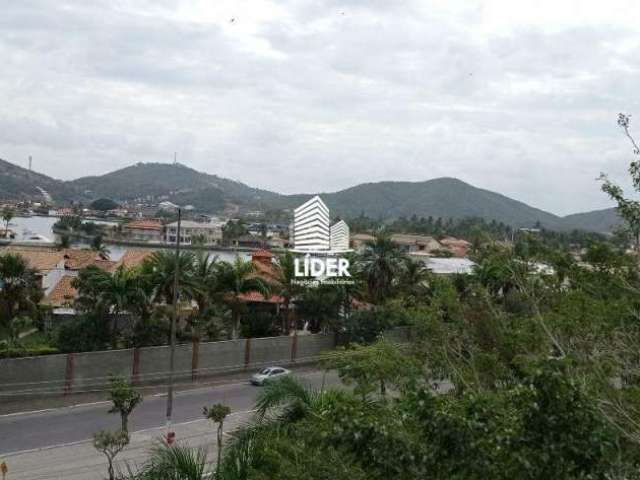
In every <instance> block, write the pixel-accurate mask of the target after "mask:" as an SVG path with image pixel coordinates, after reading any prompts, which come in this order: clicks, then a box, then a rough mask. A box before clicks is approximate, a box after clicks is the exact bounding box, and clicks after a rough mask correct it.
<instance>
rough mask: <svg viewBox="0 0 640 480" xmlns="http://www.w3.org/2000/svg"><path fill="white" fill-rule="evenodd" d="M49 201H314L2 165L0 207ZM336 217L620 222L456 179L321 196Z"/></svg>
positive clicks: (153, 174) (218, 184)
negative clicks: (552, 209) (556, 210)
mask: <svg viewBox="0 0 640 480" xmlns="http://www.w3.org/2000/svg"><path fill="white" fill-rule="evenodd" d="M41 189H43V190H45V191H46V192H48V193H49V194H50V195H51V197H52V198H53V200H54V201H56V202H58V203H62V204H64V203H68V202H70V201H71V200H82V201H84V202H91V201H94V200H97V199H100V198H108V199H113V200H115V201H123V200H134V199H145V198H149V199H152V200H153V201H159V200H161V199H168V200H171V201H173V202H174V203H177V204H179V205H188V204H191V205H193V206H195V207H196V208H197V209H198V210H201V211H206V212H210V213H220V212H222V211H223V210H224V209H225V208H226V207H229V206H233V207H234V209H235V208H236V207H237V208H239V209H241V210H245V211H247V210H274V209H275V210H278V209H280V210H282V209H293V208H295V207H297V206H298V205H300V204H301V203H303V202H304V201H306V200H307V199H308V198H309V197H310V196H311V195H313V194H312V193H309V194H299V195H281V194H278V193H274V192H270V191H267V190H261V189H258V188H253V187H250V186H248V185H245V184H244V183H241V182H237V181H234V180H229V179H227V178H222V177H219V176H217V175H211V174H207V173H202V172H198V171H197V170H194V169H192V168H189V167H187V166H184V165H181V164H167V163H138V164H136V165H132V166H130V167H126V168H122V169H120V170H116V171H113V172H110V173H107V174H104V175H99V176H92V177H82V178H78V179H76V180H72V181H66V182H65V181H60V180H56V179H53V178H51V177H48V176H46V175H42V174H39V173H35V172H31V171H29V170H27V169H24V168H21V167H19V166H17V165H13V164H11V163H9V162H6V161H3V160H0V199H14V200H15V199H39V198H42V197H43V194H42V190H41ZM320 195H321V196H322V198H323V199H324V201H325V202H326V203H327V205H328V206H329V208H330V209H331V210H332V214H333V215H334V216H338V215H339V216H341V217H354V216H358V215H360V214H361V213H362V214H365V215H367V216H369V217H372V218H376V219H389V218H397V217H402V216H404V217H411V216H412V215H417V216H418V217H429V216H432V217H443V218H465V217H482V218H485V219H487V220H496V221H499V222H504V223H506V224H509V225H513V226H518V227H531V226H534V225H536V224H538V223H539V224H541V225H543V226H544V227H546V228H549V229H553V230H571V229H582V230H590V231H596V232H607V231H611V229H612V228H614V227H615V226H616V225H617V224H618V223H619V219H618V216H617V214H616V212H615V209H605V210H597V211H593V212H585V213H578V214H574V215H568V216H566V217H559V216H557V215H554V214H552V213H549V212H545V211H544V210H540V209H538V208H534V207H531V206H529V205H527V204H525V203H523V202H519V201H517V200H513V199H511V198H509V197H506V196H504V195H501V194H499V193H495V192H491V191H489V190H484V189H481V188H477V187H474V186H473V185H469V184H468V183H465V182H463V181H461V180H458V179H455V178H436V179H433V180H427V181H424V182H377V183H363V184H360V185H356V186H354V187H351V188H347V189H345V190H341V191H338V192H333V193H320Z"/></svg>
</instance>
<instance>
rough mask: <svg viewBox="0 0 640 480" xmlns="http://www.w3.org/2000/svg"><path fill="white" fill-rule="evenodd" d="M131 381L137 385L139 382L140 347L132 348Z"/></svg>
mask: <svg viewBox="0 0 640 480" xmlns="http://www.w3.org/2000/svg"><path fill="white" fill-rule="evenodd" d="M131 383H132V384H133V385H137V384H139V383H140V347H134V349H133V365H132V368H131Z"/></svg>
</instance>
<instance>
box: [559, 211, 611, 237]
mask: <svg viewBox="0 0 640 480" xmlns="http://www.w3.org/2000/svg"><path fill="white" fill-rule="evenodd" d="M562 221H563V223H565V224H566V225H567V226H570V227H571V228H576V229H578V230H588V231H590V232H601V233H606V232H611V231H613V230H614V229H615V228H616V227H617V226H618V225H620V224H621V223H622V219H621V218H620V216H619V215H618V212H617V211H616V209H615V208H605V209H603V210H594V211H592V212H584V213H574V214H573V215H567V216H566V217H563V218H562Z"/></svg>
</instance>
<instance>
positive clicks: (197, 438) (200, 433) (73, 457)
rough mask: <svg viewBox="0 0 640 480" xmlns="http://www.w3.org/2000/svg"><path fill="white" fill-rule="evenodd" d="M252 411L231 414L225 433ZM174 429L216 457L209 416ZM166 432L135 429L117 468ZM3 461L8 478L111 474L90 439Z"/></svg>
mask: <svg viewBox="0 0 640 480" xmlns="http://www.w3.org/2000/svg"><path fill="white" fill-rule="evenodd" d="M251 415H252V414H251V412H236V413H232V414H230V415H229V416H228V417H227V419H226V420H225V424H224V426H225V428H224V430H225V433H227V432H229V431H232V430H234V429H236V428H238V427H240V426H242V425H243V424H244V423H246V422H247V421H249V420H250V419H251ZM173 430H174V431H175V432H176V438H177V440H178V442H179V443H181V444H185V445H188V446H191V447H205V448H206V449H207V453H208V456H209V459H211V460H213V458H215V457H214V455H215V451H216V427H215V426H214V425H213V424H212V423H211V422H210V421H209V420H205V419H202V420H194V421H191V422H187V423H181V424H175V425H174V427H173ZM165 433H166V429H165V427H157V428H152V429H149V430H141V431H138V432H133V433H132V434H131V443H130V444H129V445H128V446H127V447H126V448H125V449H124V450H123V451H122V452H121V453H120V454H119V455H118V456H117V457H116V463H117V468H120V469H122V470H123V471H126V465H127V464H128V465H130V466H132V467H133V466H135V465H140V464H141V463H143V462H144V461H145V460H146V459H147V458H148V456H149V450H150V449H151V448H152V447H153V445H154V443H155V442H157V441H158V439H160V438H162V436H163V435H164V434H165ZM225 438H228V437H226V436H225ZM0 461H5V462H6V463H7V466H8V467H9V473H8V475H7V480H103V479H104V478H106V476H107V459H106V457H105V456H104V455H103V454H102V453H100V452H98V451H97V450H96V449H95V448H93V444H92V442H91V441H90V440H89V441H83V442H77V443H73V444H67V445H54V446H51V447H46V448H42V449H37V450H30V451H24V452H17V453H12V454H9V455H6V456H4V457H2V458H0Z"/></svg>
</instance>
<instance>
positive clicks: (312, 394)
mask: <svg viewBox="0 0 640 480" xmlns="http://www.w3.org/2000/svg"><path fill="white" fill-rule="evenodd" d="M351 398H352V395H351V394H350V393H349V392H347V391H341V390H335V389H327V390H324V389H320V390H314V389H310V388H308V387H306V386H304V385H302V384H301V383H300V382H298V381H297V380H296V379H295V378H293V377H283V378H282V379H279V380H276V381H274V382H271V383H268V384H267V385H266V386H265V388H264V390H263V391H262V392H261V393H260V395H259V396H258V399H257V401H256V405H255V408H256V422H255V423H254V424H253V425H249V426H247V427H245V428H243V429H242V430H240V431H239V432H237V433H235V434H234V435H233V439H232V441H231V442H230V443H229V444H228V445H227V448H226V450H225V455H224V459H223V462H222V471H221V472H220V473H221V478H224V479H227V478H228V479H238V480H239V479H247V478H252V477H251V473H250V472H251V471H252V470H253V469H254V468H257V470H258V471H259V470H260V468H263V467H264V465H265V460H267V459H268V458H269V449H270V448H272V447H273V445H274V441H275V440H277V439H278V438H282V435H283V434H285V435H284V438H285V439H286V438H287V435H286V432H287V431H288V430H289V428H290V427H293V426H294V425H295V424H296V423H297V422H299V421H302V420H304V419H308V418H316V419H318V420H319V421H321V422H322V421H328V420H327V419H326V418H325V417H326V416H327V412H330V411H331V409H332V406H334V405H336V404H337V403H338V402H344V401H350V399H351ZM285 441H286V440H285ZM267 461H268V460H267Z"/></svg>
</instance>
